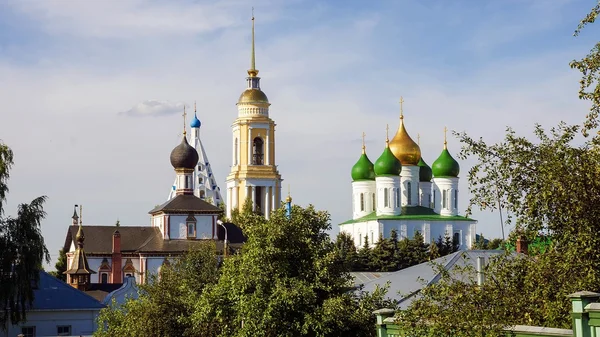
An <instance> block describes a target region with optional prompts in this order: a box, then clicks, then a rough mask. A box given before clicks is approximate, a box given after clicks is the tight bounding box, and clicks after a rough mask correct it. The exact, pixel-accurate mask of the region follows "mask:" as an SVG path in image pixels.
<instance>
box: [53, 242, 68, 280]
mask: <svg viewBox="0 0 600 337" xmlns="http://www.w3.org/2000/svg"><path fill="white" fill-rule="evenodd" d="M54 268H55V269H56V270H55V271H51V272H49V273H48V274H50V275H52V276H54V277H56V278H57V279H59V280H61V281H63V282H66V281H67V275H65V274H64V272H65V271H67V254H65V252H64V251H63V250H62V249H60V250H59V251H58V260H56V264H55V265H54Z"/></svg>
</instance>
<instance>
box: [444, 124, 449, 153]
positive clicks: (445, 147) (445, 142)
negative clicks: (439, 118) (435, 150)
mask: <svg viewBox="0 0 600 337" xmlns="http://www.w3.org/2000/svg"><path fill="white" fill-rule="evenodd" d="M446 132H448V128H447V127H445V126H444V150H445V149H447V148H448V140H447V139H446Z"/></svg>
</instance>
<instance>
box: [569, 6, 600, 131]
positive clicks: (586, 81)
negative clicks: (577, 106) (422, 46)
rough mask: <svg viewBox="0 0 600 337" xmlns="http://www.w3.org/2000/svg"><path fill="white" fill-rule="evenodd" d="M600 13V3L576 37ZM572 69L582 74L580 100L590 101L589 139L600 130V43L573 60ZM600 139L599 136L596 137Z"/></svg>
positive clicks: (576, 31) (585, 129)
mask: <svg viewBox="0 0 600 337" xmlns="http://www.w3.org/2000/svg"><path fill="white" fill-rule="evenodd" d="M599 13H600V1H598V4H596V6H595V7H594V8H592V10H591V11H590V13H589V14H588V15H587V16H586V17H585V18H584V19H583V20H581V22H580V23H579V26H578V27H577V29H576V30H575V36H578V35H579V34H581V32H582V30H583V28H585V27H586V26H587V25H589V24H592V23H594V22H595V21H596V18H597V17H598V14H599ZM570 65H571V68H574V69H577V70H579V71H580V72H581V75H582V76H581V80H580V81H579V84H580V87H579V98H580V99H583V100H586V101H590V102H591V103H592V104H591V107H590V112H589V113H588V115H587V116H586V120H585V122H584V123H583V130H582V131H583V134H584V135H585V136H586V137H587V136H588V134H589V131H590V130H592V129H596V128H598V126H599V124H598V115H599V113H600V42H598V43H596V44H595V45H594V47H593V48H592V50H590V52H589V53H588V54H587V55H586V56H585V57H583V58H582V59H580V60H579V61H576V60H573V61H571V63H570ZM596 138H598V136H596ZM598 141H599V140H597V141H596V142H598Z"/></svg>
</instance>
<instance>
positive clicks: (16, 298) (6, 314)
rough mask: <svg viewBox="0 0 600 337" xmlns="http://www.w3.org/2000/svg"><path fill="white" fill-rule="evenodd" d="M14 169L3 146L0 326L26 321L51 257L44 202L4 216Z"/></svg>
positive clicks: (0, 149) (0, 169) (0, 171)
mask: <svg viewBox="0 0 600 337" xmlns="http://www.w3.org/2000/svg"><path fill="white" fill-rule="evenodd" d="M12 165H13V153H12V151H11V149H10V148H9V147H8V146H6V145H5V144H4V143H2V142H0V252H2V253H1V254H0V289H1V290H0V307H2V308H4V310H2V311H0V325H1V327H2V329H4V330H6V328H7V327H8V324H9V323H10V324H17V323H19V322H23V321H25V320H26V312H25V308H26V307H27V306H28V305H31V304H32V303H33V296H34V294H33V287H32V285H33V284H36V283H37V282H38V281H39V272H40V270H42V264H43V263H44V262H49V261H50V255H49V254H48V250H47V249H46V245H45V244H44V237H43V236H42V233H41V228H40V226H41V221H42V219H43V218H44V217H45V215H46V213H45V212H44V208H43V205H44V201H45V200H46V197H44V196H42V197H38V198H36V199H34V200H33V201H32V202H31V203H29V204H20V205H19V207H18V211H17V216H16V217H11V216H8V217H6V216H4V204H5V201H6V196H7V194H8V185H7V181H8V178H9V176H10V169H11V167H12Z"/></svg>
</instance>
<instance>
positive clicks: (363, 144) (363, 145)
mask: <svg viewBox="0 0 600 337" xmlns="http://www.w3.org/2000/svg"><path fill="white" fill-rule="evenodd" d="M365 136H366V135H365V132H364V131H363V133H362V149H363V152H364V151H365Z"/></svg>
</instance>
